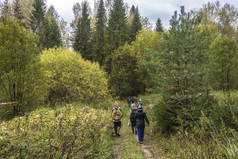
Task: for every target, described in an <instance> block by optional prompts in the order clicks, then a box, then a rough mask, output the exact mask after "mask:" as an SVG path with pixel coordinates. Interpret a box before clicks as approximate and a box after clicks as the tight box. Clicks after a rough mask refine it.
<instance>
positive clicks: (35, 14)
mask: <svg viewBox="0 0 238 159" xmlns="http://www.w3.org/2000/svg"><path fill="white" fill-rule="evenodd" d="M33 8H34V9H33V10H32V12H31V17H30V21H31V29H32V31H33V32H34V33H35V34H36V35H38V36H39V43H40V44H39V45H40V46H42V47H43V48H45V47H46V46H45V45H46V43H47V42H46V37H45V28H46V25H47V24H46V22H45V12H46V5H45V3H44V0H34V3H33Z"/></svg>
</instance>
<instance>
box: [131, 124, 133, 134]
mask: <svg viewBox="0 0 238 159" xmlns="http://www.w3.org/2000/svg"><path fill="white" fill-rule="evenodd" d="M131 129H132V134H134V126H133V125H132V124H131Z"/></svg>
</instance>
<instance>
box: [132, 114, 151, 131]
mask: <svg viewBox="0 0 238 159" xmlns="http://www.w3.org/2000/svg"><path fill="white" fill-rule="evenodd" d="M135 116H136V127H137V128H145V121H146V122H147V124H148V125H149V124H150V123H149V121H148V119H147V116H146V113H145V112H143V111H137V113H136V115H135Z"/></svg>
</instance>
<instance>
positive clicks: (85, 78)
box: [41, 48, 109, 102]
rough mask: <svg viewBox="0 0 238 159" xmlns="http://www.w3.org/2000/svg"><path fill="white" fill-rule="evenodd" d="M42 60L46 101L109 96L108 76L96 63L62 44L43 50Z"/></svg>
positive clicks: (96, 99) (91, 98)
mask: <svg viewBox="0 0 238 159" xmlns="http://www.w3.org/2000/svg"><path fill="white" fill-rule="evenodd" d="M41 62H42V64H43V66H44V70H45V74H46V76H47V80H48V89H49V101H51V102H52V101H56V100H59V101H66V102H73V101H86V102H88V101H90V102H92V101H103V100H105V99H108V98H109V95H108V80H107V78H106V76H105V71H103V70H102V69H100V66H99V64H98V63H92V62H90V61H86V60H84V59H83V58H82V57H81V55H80V54H78V53H76V52H74V51H70V50H67V49H62V48H57V49H55V48H53V49H49V50H46V51H44V52H43V54H42V55H41Z"/></svg>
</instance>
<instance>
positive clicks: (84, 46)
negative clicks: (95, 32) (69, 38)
mask: <svg viewBox="0 0 238 159" xmlns="http://www.w3.org/2000/svg"><path fill="white" fill-rule="evenodd" d="M90 39H91V33H90V19H89V14H88V4H87V1H85V2H84V3H83V8H82V17H81V18H80V19H79V20H78V24H77V28H76V31H75V35H74V42H73V48H74V51H76V52H80V53H81V55H82V57H83V58H85V59H86V60H92V57H91V56H92V55H91V43H90Z"/></svg>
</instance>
